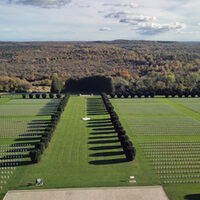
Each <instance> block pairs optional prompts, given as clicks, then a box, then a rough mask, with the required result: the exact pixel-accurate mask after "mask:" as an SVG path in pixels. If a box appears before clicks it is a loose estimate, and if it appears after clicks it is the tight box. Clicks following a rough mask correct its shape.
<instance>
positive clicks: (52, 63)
mask: <svg viewBox="0 0 200 200" xmlns="http://www.w3.org/2000/svg"><path fill="white" fill-rule="evenodd" d="M99 75H100V76H109V77H111V78H112V80H113V82H114V86H115V89H116V90H122V91H123V90H124V89H125V88H127V87H128V86H134V87H135V88H136V89H144V90H145V89H153V90H163V89H172V88H173V89H178V90H193V89H198V90H199V89H200V43H198V42H196V43H195V42H162V41H159V42H158V41H157V42H156V41H129V40H116V41H110V42H103V41H96V42H30V43H29V42H27V43H25V42H24V43H15V42H0V91H18V92H20V91H38V90H39V91H49V90H50V86H51V83H52V77H55V76H56V77H58V78H59V79H61V80H62V82H63V85H64V83H65V81H66V80H68V79H72V78H73V79H79V78H83V77H90V76H99Z"/></svg>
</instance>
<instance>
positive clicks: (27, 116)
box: [0, 97, 59, 198]
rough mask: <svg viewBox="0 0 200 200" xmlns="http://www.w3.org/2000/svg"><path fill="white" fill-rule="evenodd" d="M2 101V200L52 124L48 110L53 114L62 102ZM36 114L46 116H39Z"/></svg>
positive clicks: (9, 99)
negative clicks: (37, 143)
mask: <svg viewBox="0 0 200 200" xmlns="http://www.w3.org/2000/svg"><path fill="white" fill-rule="evenodd" d="M1 100H5V101H1V102H0V104H1V105H0V112H1V113H0V115H1V116H0V127H1V131H0V138H1V139H0V197H1V198H3V195H4V192H5V191H6V190H7V187H8V184H9V182H10V181H11V180H12V178H13V177H14V176H15V173H16V171H17V170H16V169H17V168H18V167H19V166H21V165H26V164H30V158H29V151H30V150H31V149H33V148H34V146H35V143H36V142H38V141H39V140H40V138H41V133H43V132H44V129H45V128H46V127H47V125H48V123H49V119H50V116H49V114H50V113H49V107H50V108H51V109H50V110H54V109H55V107H56V104H57V103H58V102H59V100H45V101H42V102H41V101H40V102H37V103H36V101H37V100H38V99H36V100H34V101H32V102H31V101H27V102H29V103H26V104H25V103H20V102H21V101H22V102H23V99H13V98H11V97H10V98H1ZM10 102H11V103H10ZM52 102H53V103H52ZM18 104H19V105H18ZM24 104H25V105H24ZM1 108H3V110H4V113H2V109H1ZM36 113H37V114H38V113H43V114H46V115H42V116H36Z"/></svg>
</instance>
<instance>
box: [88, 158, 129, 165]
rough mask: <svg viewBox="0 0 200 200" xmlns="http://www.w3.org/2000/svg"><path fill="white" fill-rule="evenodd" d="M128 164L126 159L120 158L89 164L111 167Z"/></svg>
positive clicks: (95, 161)
mask: <svg viewBox="0 0 200 200" xmlns="http://www.w3.org/2000/svg"><path fill="white" fill-rule="evenodd" d="M124 162H127V161H126V159H125V158H118V159H110V160H94V161H90V162H89V164H92V165H110V164H119V163H124Z"/></svg>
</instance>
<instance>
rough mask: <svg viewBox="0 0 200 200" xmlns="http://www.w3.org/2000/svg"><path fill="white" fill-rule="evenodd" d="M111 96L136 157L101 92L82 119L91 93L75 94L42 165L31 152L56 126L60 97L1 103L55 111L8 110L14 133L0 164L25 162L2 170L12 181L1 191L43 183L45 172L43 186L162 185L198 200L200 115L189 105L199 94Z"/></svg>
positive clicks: (9, 131)
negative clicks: (129, 156)
mask: <svg viewBox="0 0 200 200" xmlns="http://www.w3.org/2000/svg"><path fill="white" fill-rule="evenodd" d="M111 101H112V103H113V105H114V106H115V110H116V111H117V112H118V114H119V116H120V121H121V122H122V124H123V126H124V128H125V129H126V131H127V134H128V135H129V137H130V138H131V140H132V141H133V144H134V146H135V147H136V149H137V154H136V159H135V160H134V161H133V162H126V161H125V155H124V154H123V151H122V148H121V146H120V143H119V141H118V139H117V134H116V133H115V131H114V129H113V127H112V125H111V122H110V119H109V115H108V114H107V112H106V111H105V108H104V106H103V103H102V100H101V98H100V97H98V96H94V97H88V98H87V114H88V116H89V117H90V118H91V120H90V121H83V120H82V117H84V116H85V101H84V98H83V97H76V96H72V97H70V99H69V102H68V105H67V107H66V109H65V111H64V112H63V114H62V116H61V119H60V122H59V124H58V126H57V128H56V130H55V133H54V136H53V138H52V140H51V143H50V144H49V147H48V148H47V149H46V151H45V153H44V154H43V156H42V160H41V161H40V163H39V164H31V163H30V158H28V156H27V155H28V150H30V149H31V148H33V145H34V144H35V142H36V141H37V140H38V136H39V134H40V133H41V132H42V131H43V129H44V128H45V127H46V125H47V124H48V119H49V113H50V112H52V111H50V112H49V109H48V108H49V106H50V107H51V106H55V105H56V103H57V102H56V101H51V100H49V99H46V102H44V101H43V100H42V99H38V101H37V99H36V100H35V99H33V100H28V99H27V100H23V99H13V98H12V99H10V100H9V99H8V100H6V101H2V102H1V101H0V106H4V107H7V108H8V110H9V109H10V107H11V106H16V107H17V106H30V109H31V107H33V106H36V107H38V106H39V107H40V110H39V112H42V110H45V109H47V112H46V113H47V114H48V115H44V116H41V115H38V112H37V113H34V115H27V116H25V115H24V114H23V115H21V113H19V115H16V114H17V112H16V114H15V115H12V116H9V115H8V116H0V124H1V126H2V127H4V130H5V131H6V132H5V134H3V136H2V138H4V135H7V138H4V139H2V140H1V143H0V155H1V158H3V161H1V162H0V163H2V162H6V163H9V162H10V161H14V162H15V161H16V163H18V165H17V166H12V168H11V166H9V168H8V167H5V166H4V167H1V168H0V173H2V176H6V177H7V178H6V179H4V178H3V179H1V181H7V183H6V184H4V182H2V186H3V190H2V192H1V197H3V195H4V194H5V192H6V191H7V190H8V189H12V190H13V189H38V187H36V186H35V185H34V182H35V180H36V178H42V179H43V181H44V185H43V186H41V187H40V188H66V187H105V186H134V185H143V186H144V185H159V184H160V185H163V187H164V189H165V191H166V193H167V195H168V197H169V199H170V200H183V199H189V200H191V199H192V198H193V199H195V198H197V199H198V197H199V196H198V194H199V186H200V176H199V172H200V156H199V155H200V114H199V113H198V112H197V111H195V110H194V109H192V108H191V107H190V106H188V105H190V104H191V105H193V104H195V105H197V104H198V103H199V99H198V98H190V99H186V98H184V99H179V98H175V99H171V98H169V99H165V98H149V99H145V98H141V99H137V98H136V99H112V100H111ZM22 102H23V103H22ZM41 106H43V107H41ZM34 108H35V107H34ZM32 114H33V112H32ZM18 123H19V126H18V125H17V124H18ZM2 124H3V125H2ZM9 124H12V125H10V126H9ZM13 130H16V132H15V131H13ZM15 134H16V135H15ZM8 135H9V137H8ZM20 135H21V136H20ZM0 137H1V134H0ZM15 137H16V138H15ZM21 150H23V151H21ZM16 156H18V157H16ZM8 169H9V170H8ZM11 171H12V173H11ZM8 172H9V173H8ZM11 174H12V175H11ZM8 176H10V178H9V179H8ZM129 176H135V178H136V181H137V182H136V183H135V184H131V183H129ZM0 183H1V182H0ZM0 185H1V184H0Z"/></svg>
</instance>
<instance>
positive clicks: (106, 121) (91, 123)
mask: <svg viewBox="0 0 200 200" xmlns="http://www.w3.org/2000/svg"><path fill="white" fill-rule="evenodd" d="M101 124H110V125H111V121H110V120H105V121H97V122H96V121H94V122H91V120H90V122H88V125H101Z"/></svg>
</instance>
